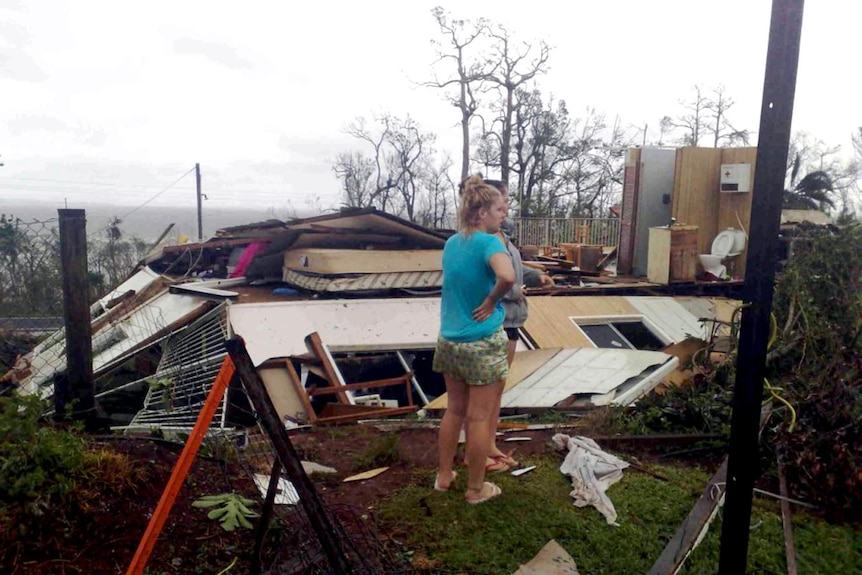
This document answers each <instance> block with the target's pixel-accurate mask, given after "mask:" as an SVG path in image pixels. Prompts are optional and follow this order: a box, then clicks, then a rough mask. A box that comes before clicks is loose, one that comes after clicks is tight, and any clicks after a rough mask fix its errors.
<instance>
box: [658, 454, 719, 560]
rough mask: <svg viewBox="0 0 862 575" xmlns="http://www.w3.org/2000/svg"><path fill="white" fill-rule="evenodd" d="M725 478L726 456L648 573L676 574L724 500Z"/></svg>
mask: <svg viewBox="0 0 862 575" xmlns="http://www.w3.org/2000/svg"><path fill="white" fill-rule="evenodd" d="M726 481H727V458H725V460H724V463H722V464H721V467H720V468H719V469H718V471H717V472H716V473H715V475H713V476H712V479H710V480H709V483H708V484H707V486H706V489H705V490H704V492H703V495H701V496H700V499H698V500H697V503H695V504H694V508H692V510H691V512H690V513H689V514H688V517H686V519H685V521H683V523H682V525H680V527H679V529H677V530H676V533H675V534H674V536H673V537H671V539H670V541H668V543H667V545H666V546H665V548H664V551H662V553H661V555H659V558H658V559H657V560H656V562H655V564H653V566H652V569H650V570H649V575H673V574H674V573H676V572H677V571H678V570H679V568H680V566H681V565H682V564H683V562H684V561H685V560H686V558H687V557H688V556H689V554H690V553H691V551H692V550H693V549H694V546H695V545H696V544H697V542H698V540H699V538H700V536H701V534H702V533H703V532H705V531H706V530H707V529H708V528H709V524H710V523H711V522H712V520H713V518H714V517H715V515H716V513H717V512H718V506H719V505H720V504H721V502H722V501H723V500H724V491H725V486H726Z"/></svg>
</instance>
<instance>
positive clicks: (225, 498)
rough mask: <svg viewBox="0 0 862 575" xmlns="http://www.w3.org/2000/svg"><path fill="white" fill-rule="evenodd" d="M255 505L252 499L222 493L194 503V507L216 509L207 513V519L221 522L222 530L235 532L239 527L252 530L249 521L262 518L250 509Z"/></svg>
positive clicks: (205, 497)
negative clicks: (250, 506)
mask: <svg viewBox="0 0 862 575" xmlns="http://www.w3.org/2000/svg"><path fill="white" fill-rule="evenodd" d="M253 503H254V502H253V501H252V500H251V499H246V498H245V497H243V496H241V495H237V494H236V493H222V494H219V495H205V496H203V497H200V498H198V499H196V500H195V501H194V502H193V503H192V507H199V508H203V509H206V508H209V507H214V509H212V510H211V511H210V512H209V513H207V517H208V518H209V519H213V520H217V521H219V522H220V523H221V528H222V529H224V530H225V531H233V530H235V529H236V528H237V527H243V528H245V529H251V528H252V524H251V521H249V519H251V518H253V517H260V515H258V514H257V513H255V512H254V511H252V510H251V509H249V507H248V506H249V505H252V504H253Z"/></svg>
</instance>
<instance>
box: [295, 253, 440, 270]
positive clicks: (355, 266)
mask: <svg viewBox="0 0 862 575" xmlns="http://www.w3.org/2000/svg"><path fill="white" fill-rule="evenodd" d="M442 265H443V251H442V250H338V249H326V248H302V249H293V250H287V251H286V252H284V267H285V268H287V269H290V270H297V271H304V272H313V273H319V274H357V273H391V272H417V271H439V270H442V269H443V267H442Z"/></svg>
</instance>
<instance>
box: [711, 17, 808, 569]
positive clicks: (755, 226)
mask: <svg viewBox="0 0 862 575" xmlns="http://www.w3.org/2000/svg"><path fill="white" fill-rule="evenodd" d="M803 4H804V0H773V2H772V20H771V24H770V29H769V47H768V51H767V55H766V73H765V77H764V82H763V102H762V105H761V112H760V137H759V139H758V144H757V166H756V171H755V177H754V192H753V198H752V206H751V213H752V218H751V223H750V225H749V228H750V230H749V234H748V235H749V248H748V258H747V260H746V264H745V270H746V274H745V289H744V296H743V300H744V301H745V304H746V305H745V308H744V309H743V312H742V324H741V329H740V338H739V351H738V355H737V363H736V383H735V386H734V391H733V414H732V416H731V428H730V451H729V454H728V469H727V496H726V501H727V504H726V505H725V510H724V518H723V521H722V525H721V550H720V552H719V566H718V572H719V574H720V575H740V574H743V573H745V571H746V565H747V558H748V539H749V522H750V520H751V499H752V489H753V488H754V479H755V476H756V469H757V467H758V436H759V426H760V409H761V401H762V396H763V377H764V374H765V369H766V367H765V366H766V352H767V344H768V340H769V330H770V313H771V310H772V296H773V291H774V282H775V265H776V250H777V248H778V233H779V226H780V220H781V200H782V191H783V189H784V174H785V168H786V165H787V150H788V146H789V143H790V125H791V120H792V118H793V98H794V94H795V91H796V70H797V65H798V62H799V39H800V36H801V32H802V8H803Z"/></svg>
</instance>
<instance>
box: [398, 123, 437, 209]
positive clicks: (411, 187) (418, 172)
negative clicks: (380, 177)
mask: <svg viewBox="0 0 862 575" xmlns="http://www.w3.org/2000/svg"><path fill="white" fill-rule="evenodd" d="M393 124H394V125H393V126H392V129H391V130H390V131H389V133H388V135H387V143H388V144H389V153H388V156H387V158H386V160H387V164H388V166H389V172H390V174H392V175H394V180H393V182H394V186H395V189H396V191H397V192H398V193H399V194H400V196H401V201H402V203H403V205H404V209H405V210H406V212H407V218H408V219H409V220H410V221H411V222H412V221H415V212H416V202H417V199H418V196H419V193H420V190H421V189H422V185H423V181H422V178H423V176H424V173H425V171H426V169H427V167H428V162H429V156H430V155H432V154H433V152H434V148H433V144H434V140H435V139H436V136H434V134H431V133H422V131H421V130H420V128H419V125H418V124H417V123H416V122H415V121H413V120H412V119H411V118H410V117H409V116H408V117H407V118H406V119H405V120H398V119H395V120H394V122H393Z"/></svg>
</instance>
